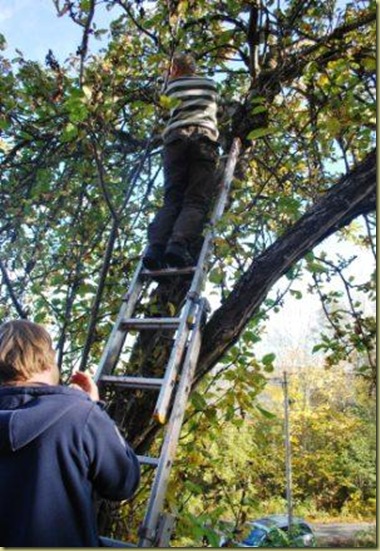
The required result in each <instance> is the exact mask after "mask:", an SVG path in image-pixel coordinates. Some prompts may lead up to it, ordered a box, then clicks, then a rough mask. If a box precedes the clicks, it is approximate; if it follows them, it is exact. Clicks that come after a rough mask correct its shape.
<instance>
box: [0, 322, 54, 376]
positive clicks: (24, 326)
mask: <svg viewBox="0 0 380 551" xmlns="http://www.w3.org/2000/svg"><path fill="white" fill-rule="evenodd" d="M55 364H56V362H55V352H54V350H53V343H52V340H51V337H50V335H49V333H48V332H47V331H46V329H44V328H43V327H42V326H41V325H38V324H36V323H32V322H31V321H26V320H15V321H8V322H6V323H3V324H2V325H0V384H3V383H8V382H10V381H15V382H16V381H26V380H28V379H29V377H31V376H32V375H34V374H36V373H41V372H42V371H45V370H46V369H49V368H50V367H51V366H52V365H55Z"/></svg>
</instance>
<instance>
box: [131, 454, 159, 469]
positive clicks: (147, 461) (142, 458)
mask: <svg viewBox="0 0 380 551" xmlns="http://www.w3.org/2000/svg"><path fill="white" fill-rule="evenodd" d="M137 459H138V460H139V463H140V464H141V465H149V466H150V467H158V464H159V461H160V460H159V459H157V458H156V457H150V456H149V455H138V456H137Z"/></svg>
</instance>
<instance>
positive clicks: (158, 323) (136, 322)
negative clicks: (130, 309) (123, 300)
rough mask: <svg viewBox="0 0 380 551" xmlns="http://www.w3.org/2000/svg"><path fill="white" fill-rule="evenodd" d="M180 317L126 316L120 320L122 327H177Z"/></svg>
mask: <svg viewBox="0 0 380 551" xmlns="http://www.w3.org/2000/svg"><path fill="white" fill-rule="evenodd" d="M180 321H181V319H180V318H141V319H140V318H127V319H123V320H122V321H121V322H120V326H121V327H122V328H123V329H162V328H164V329H177V328H178V326H179V324H180Z"/></svg>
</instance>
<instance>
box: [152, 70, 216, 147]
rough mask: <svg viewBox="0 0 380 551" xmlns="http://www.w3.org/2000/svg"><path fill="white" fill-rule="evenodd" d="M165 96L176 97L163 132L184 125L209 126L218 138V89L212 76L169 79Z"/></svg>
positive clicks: (164, 134)
mask: <svg viewBox="0 0 380 551" xmlns="http://www.w3.org/2000/svg"><path fill="white" fill-rule="evenodd" d="M164 94H165V96H168V97H169V98H171V99H175V100H176V102H175V105H174V107H173V108H172V109H170V115H169V122H168V124H167V126H166V128H165V130H164V132H163V136H166V135H167V134H168V133H169V132H171V131H172V130H176V129H178V128H181V127H184V126H192V125H195V126H203V127H206V128H208V129H209V130H210V131H211V133H212V135H213V137H214V139H215V140H217V139H218V136H219V132H218V129H217V118H216V112H217V97H218V93H217V89H216V84H215V82H214V81H213V80H211V79H210V78H205V77H200V76H184V77H178V78H174V79H172V80H169V83H168V85H167V87H166V89H165V92H164Z"/></svg>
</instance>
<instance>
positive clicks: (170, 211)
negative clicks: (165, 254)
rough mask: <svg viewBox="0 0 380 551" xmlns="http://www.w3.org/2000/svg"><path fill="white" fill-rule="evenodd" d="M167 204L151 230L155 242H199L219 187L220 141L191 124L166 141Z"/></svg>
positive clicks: (160, 211) (152, 241) (189, 247)
mask: <svg viewBox="0 0 380 551" xmlns="http://www.w3.org/2000/svg"><path fill="white" fill-rule="evenodd" d="M163 156H164V158H163V165H164V179H165V180H164V204H163V206H162V207H161V209H160V210H159V211H158V212H157V214H156V216H155V218H154V220H153V222H152V223H151V224H150V226H149V229H148V239H149V243H150V244H151V245H167V244H168V243H169V242H172V243H174V242H175V243H180V244H181V245H185V246H186V247H187V248H188V249H189V250H191V248H192V247H191V245H192V244H194V243H196V242H199V238H200V236H201V234H202V230H203V227H204V225H205V222H206V219H207V214H208V211H209V209H210V206H211V204H212V202H213V199H214V196H215V191H216V186H217V178H216V173H217V164H218V143H217V142H214V141H212V140H211V139H210V138H208V137H207V130H204V129H202V128H200V127H187V128H186V129H182V130H179V131H176V132H175V133H174V132H173V133H172V135H171V136H170V138H169V139H167V142H166V143H165V144H164V154H163Z"/></svg>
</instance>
